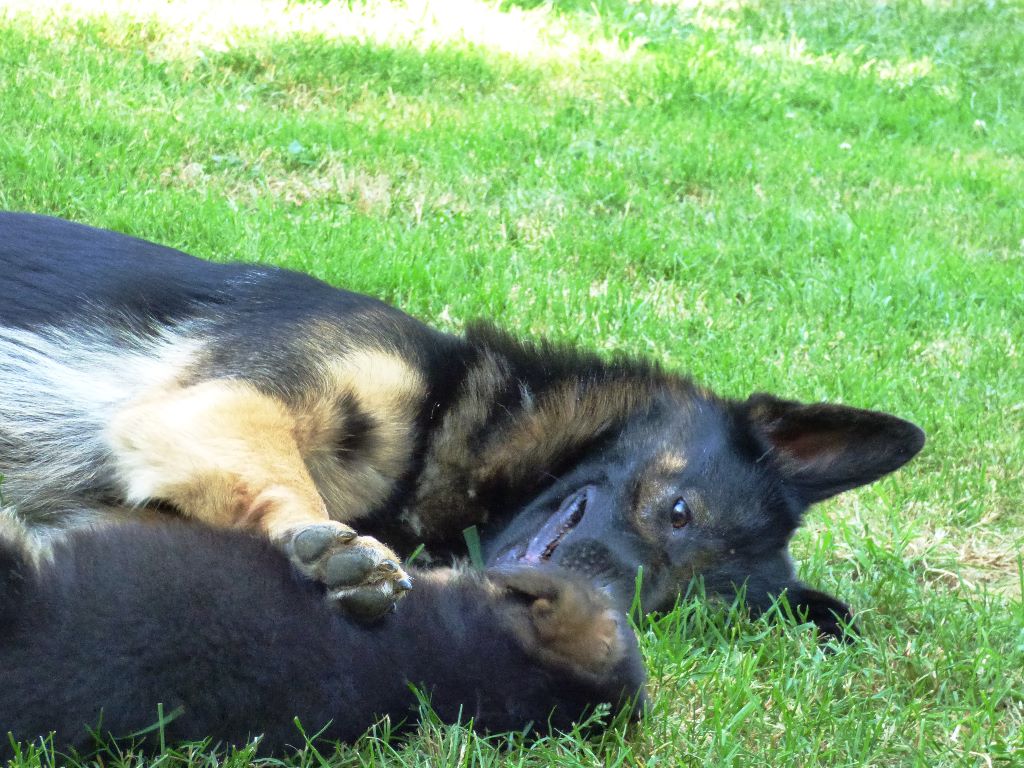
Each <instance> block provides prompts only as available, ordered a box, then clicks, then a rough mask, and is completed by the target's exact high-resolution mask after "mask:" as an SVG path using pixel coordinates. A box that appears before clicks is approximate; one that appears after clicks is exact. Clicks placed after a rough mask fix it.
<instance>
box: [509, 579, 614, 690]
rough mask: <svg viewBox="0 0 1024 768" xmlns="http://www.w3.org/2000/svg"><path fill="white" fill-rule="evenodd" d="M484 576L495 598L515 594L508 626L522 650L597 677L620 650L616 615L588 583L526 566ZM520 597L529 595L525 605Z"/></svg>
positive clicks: (601, 595)
mask: <svg viewBox="0 0 1024 768" xmlns="http://www.w3.org/2000/svg"><path fill="white" fill-rule="evenodd" d="M490 576H491V579H492V580H493V581H494V582H495V586H496V587H497V588H498V591H496V592H495V598H496V599H501V596H502V594H507V593H506V592H505V591H506V590H511V592H512V593H519V597H518V599H517V598H513V600H512V601H511V603H510V608H511V609H512V610H510V611H509V613H508V615H507V620H508V621H509V622H510V628H511V629H512V631H513V632H515V634H516V635H517V637H518V638H519V640H520V642H521V643H522V644H523V646H524V648H526V650H527V651H528V652H530V653H533V654H536V655H537V656H538V657H539V658H541V659H543V660H544V661H546V662H547V663H551V664H557V665H559V666H562V667H567V668H569V669H572V670H573V671H575V672H576V673H578V674H589V675H600V674H603V673H604V672H606V671H607V670H608V669H609V668H610V667H611V666H612V665H614V664H615V663H617V662H618V661H619V660H620V659H621V658H622V656H623V654H624V653H625V645H624V643H623V640H622V636H621V628H620V624H619V622H620V619H619V615H618V614H617V613H616V612H615V611H614V610H613V609H612V608H611V607H610V606H609V602H608V599H607V597H606V596H605V595H603V594H601V593H600V592H598V591H597V590H595V589H593V588H591V587H590V586H589V585H585V584H583V583H580V582H577V581H570V580H566V579H564V578H559V577H557V576H553V575H552V574H550V573H548V572H545V571H542V570H538V569H530V568H523V569H517V570H515V571H512V572H507V573H501V572H492V573H491V574H490ZM524 595H525V596H529V597H532V598H533V599H532V600H531V601H530V602H529V604H528V606H523V605H521V604H520V603H519V599H521V598H522V596H524Z"/></svg>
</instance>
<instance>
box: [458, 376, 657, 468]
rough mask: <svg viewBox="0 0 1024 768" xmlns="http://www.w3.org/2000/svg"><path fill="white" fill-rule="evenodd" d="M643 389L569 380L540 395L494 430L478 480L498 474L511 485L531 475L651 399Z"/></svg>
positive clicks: (480, 463)
mask: <svg viewBox="0 0 1024 768" xmlns="http://www.w3.org/2000/svg"><path fill="white" fill-rule="evenodd" d="M650 397H651V393H650V391H649V390H648V389H647V388H644V387H638V386H636V383H635V382H621V383H620V382H614V383H609V384H606V385H602V386H595V387H591V388H585V387H584V386H583V385H582V384H581V383H580V382H578V381H573V382H568V383H566V384H564V385H562V386H561V387H559V388H557V389H555V390H554V391H553V392H550V393H548V394H546V395H544V397H543V398H542V399H541V400H540V402H539V403H538V404H537V407H536V408H535V409H533V410H532V411H531V412H529V413H528V414H525V415H524V416H523V417H522V418H520V419H518V420H517V421H516V423H515V424H514V425H513V426H512V428H511V429H510V430H509V431H507V432H503V433H501V434H499V435H496V436H495V438H494V439H493V440H492V441H491V443H490V444H489V445H488V446H486V448H485V450H484V452H483V455H482V457H481V458H480V460H479V465H480V467H481V469H480V470H479V474H478V480H479V482H480V483H481V484H483V483H488V482H491V481H493V480H495V479H497V478H499V477H500V478H501V479H502V480H503V481H504V482H506V483H508V484H510V485H519V484H522V483H530V482H533V481H535V480H536V478H535V477H532V476H531V474H532V473H533V472H535V471H536V468H537V467H538V466H539V467H550V466H552V465H554V464H555V463H556V462H557V461H558V459H559V457H562V456H565V455H567V454H571V452H572V451H573V450H574V449H576V448H578V447H580V446H582V445H585V444H586V443H588V442H590V441H591V440H593V439H594V438H595V437H597V436H599V435H601V434H602V433H604V432H606V431H607V430H609V429H611V428H613V427H614V426H616V425H617V424H619V423H621V422H622V421H624V420H625V419H626V418H628V417H629V415H630V414H632V413H633V412H634V411H635V410H636V409H637V408H639V407H641V406H642V405H643V404H644V403H646V402H648V401H649V400H650Z"/></svg>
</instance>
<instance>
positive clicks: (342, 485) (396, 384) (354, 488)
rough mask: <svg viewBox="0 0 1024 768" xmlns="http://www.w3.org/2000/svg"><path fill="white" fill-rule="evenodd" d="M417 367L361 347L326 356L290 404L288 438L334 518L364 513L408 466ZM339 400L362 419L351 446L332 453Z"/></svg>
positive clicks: (418, 392) (418, 395) (340, 421)
mask: <svg viewBox="0 0 1024 768" xmlns="http://www.w3.org/2000/svg"><path fill="white" fill-rule="evenodd" d="M425 393H426V384H425V382H424V380H423V376H422V374H421V373H420V372H419V371H418V370H417V369H415V368H414V367H413V366H411V365H410V364H409V363H408V362H406V361H405V360H403V359H402V358H401V357H399V356H398V355H397V354H394V353H392V352H385V351H381V350H372V349H362V350H356V351H353V352H351V353H349V354H347V355H345V356H344V357H337V358H333V359H331V360H329V361H327V362H326V364H325V365H324V370H323V382H322V386H320V387H317V388H316V391H315V392H314V393H312V394H311V395H310V396H309V397H308V398H307V399H306V400H305V401H304V402H302V403H301V404H300V405H298V406H296V407H295V408H294V413H295V419H296V441H297V443H298V445H299V450H300V451H301V452H302V454H303V456H305V457H306V462H307V465H308V466H309V471H310V474H311V475H312V477H313V480H314V482H315V483H316V486H317V488H318V489H319V490H320V493H321V494H322V495H323V498H324V501H325V502H326V503H327V509H328V510H329V512H330V515H331V517H332V518H333V519H335V520H340V521H342V522H348V521H350V520H352V519H354V518H357V517H359V516H360V515H362V514H365V513H367V512H369V511H370V510H371V509H372V508H373V507H374V505H376V504H379V503H381V502H382V501H384V499H385V498H387V496H388V494H389V493H390V492H391V489H392V488H393V486H394V484H395V482H396V481H397V480H398V479H399V478H400V477H401V476H402V475H403V474H404V473H405V472H406V471H407V470H408V468H409V463H410V461H411V458H412V449H413V444H414V442H415V437H416V435H415V426H414V423H415V418H416V414H417V411H418V410H419V408H420V405H421V403H422V401H423V398H424V396H425ZM345 403H348V404H349V407H350V408H352V409H354V410H357V411H359V412H360V413H361V414H362V415H363V416H365V417H366V418H367V419H368V426H367V428H366V431H367V435H366V436H365V437H366V439H365V440H364V441H363V445H361V446H360V449H359V450H358V451H353V452H352V453H351V454H350V455H344V456H339V455H338V450H337V446H338V442H339V440H340V439H341V438H343V437H345V435H343V434H339V429H342V430H343V429H344V425H345V423H346V415H350V414H346V413H345V412H344V407H345Z"/></svg>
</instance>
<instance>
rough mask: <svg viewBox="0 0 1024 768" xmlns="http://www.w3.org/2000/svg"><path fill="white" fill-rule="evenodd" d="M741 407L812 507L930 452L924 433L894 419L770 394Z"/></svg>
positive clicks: (756, 398)
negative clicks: (918, 454)
mask: <svg viewBox="0 0 1024 768" xmlns="http://www.w3.org/2000/svg"><path fill="white" fill-rule="evenodd" d="M739 407H740V411H741V412H742V414H743V416H744V418H745V419H746V421H747V423H748V424H749V425H750V427H751V428H752V429H753V430H754V432H755V433H756V434H757V435H758V436H759V437H760V438H761V439H762V440H763V441H764V442H765V443H766V444H767V446H768V448H769V450H770V452H771V457H772V459H773V461H774V462H775V465H776V466H777V467H778V468H779V469H780V471H781V472H782V474H783V475H784V476H785V478H786V480H787V481H788V482H789V483H790V484H791V485H793V486H794V487H795V488H797V489H798V490H799V491H800V493H801V495H802V496H803V498H804V500H805V501H807V502H808V503H814V502H816V501H821V500H822V499H827V498H829V497H830V496H835V495H836V494H837V493H840V492H842V491H846V490H849V489H850V488H856V487H857V486H859V485H865V484H867V483H870V482H873V481H874V480H877V479H878V478H880V477H881V476H882V475H885V474H888V473H889V472H892V471H893V470H895V469H899V468H900V467H902V466H903V465H904V464H906V463H907V462H908V461H910V460H911V459H912V458H913V457H914V456H915V455H916V454H917V452H918V451H920V450H921V448H922V447H923V446H924V432H922V431H921V430H920V429H919V428H918V427H917V426H915V425H914V424H911V423H910V422H909V421H904V420H903V419H900V418H897V417H896V416H891V415H890V414H888V413H879V412H878V411H865V410H861V409H859V408H848V407H846V406H842V405H832V404H829V403H815V404H812V405H805V404H803V403H797V402H793V401H790V400H780V399H779V398H777V397H773V396H771V395H765V394H757V395H752V396H751V397H750V398H749V399H748V400H747V401H746V402H744V403H740V405H739Z"/></svg>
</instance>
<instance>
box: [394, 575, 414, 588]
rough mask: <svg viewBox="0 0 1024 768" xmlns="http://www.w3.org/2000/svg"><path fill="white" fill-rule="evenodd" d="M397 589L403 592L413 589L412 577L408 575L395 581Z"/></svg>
mask: <svg viewBox="0 0 1024 768" xmlns="http://www.w3.org/2000/svg"><path fill="white" fill-rule="evenodd" d="M395 589H396V590H398V591H401V592H408V591H409V590H410V589H412V579H410V578H409V577H408V576H406V577H405V578H404V579H401V580H400V581H396V582H395Z"/></svg>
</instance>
